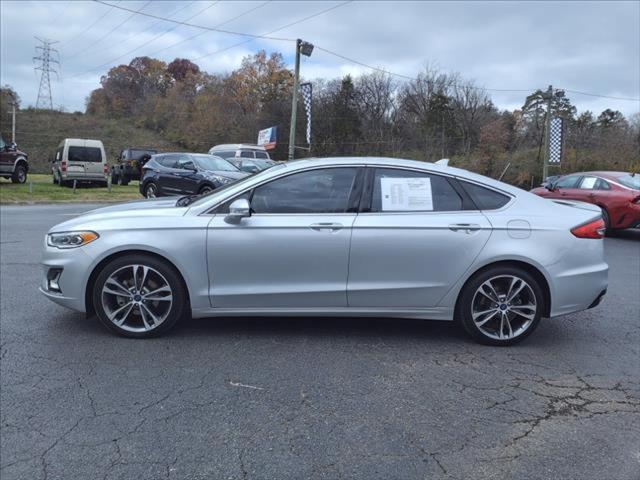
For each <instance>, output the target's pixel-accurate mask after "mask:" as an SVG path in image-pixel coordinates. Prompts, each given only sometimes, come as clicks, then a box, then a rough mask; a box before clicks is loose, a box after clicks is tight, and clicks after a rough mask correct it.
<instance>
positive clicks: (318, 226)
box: [309, 222, 344, 232]
mask: <svg viewBox="0 0 640 480" xmlns="http://www.w3.org/2000/svg"><path fill="white" fill-rule="evenodd" d="M309 227H311V229H312V230H315V231H316V232H323V231H325V232H326V231H329V232H337V231H338V230H342V228H343V227H344V225H342V224H341V223H331V222H320V223H312V224H311V225H309Z"/></svg>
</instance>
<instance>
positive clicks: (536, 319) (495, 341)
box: [455, 266, 545, 346]
mask: <svg viewBox="0 0 640 480" xmlns="http://www.w3.org/2000/svg"><path fill="white" fill-rule="evenodd" d="M508 277H516V278H518V279H521V280H523V281H524V282H526V284H528V286H529V287H530V290H526V291H524V292H523V295H524V294H525V293H526V294H527V295H528V294H529V292H530V293H532V294H533V296H534V300H535V306H536V309H535V314H529V315H532V316H533V319H532V320H530V321H529V323H528V325H527V326H526V328H523V330H522V332H520V333H519V334H517V335H516V336H514V337H512V338H493V337H492V336H490V334H489V333H485V330H489V329H490V328H491V327H492V323H490V322H494V324H495V325H496V328H497V330H498V332H499V331H500V330H502V332H504V328H502V324H501V323H499V320H498V319H499V318H500V317H495V320H489V321H488V322H487V323H486V325H487V327H485V329H482V328H480V327H479V326H478V325H477V324H476V322H474V320H473V310H472V308H473V302H474V299H475V298H476V294H477V293H478V289H479V288H480V286H481V285H483V284H484V283H485V282H487V281H489V280H494V282H497V281H499V283H498V286H499V285H500V283H503V284H505V285H506V283H504V282H506V281H507V278H508ZM496 278H497V279H496ZM497 293H499V294H500V292H497ZM482 297H483V295H482V294H480V296H479V297H478V299H476V301H483V300H484V301H485V302H487V301H488V299H483V298H482ZM505 303H506V300H504V301H503V302H502V304H505ZM509 305H511V304H510V303H509ZM544 306H545V297H544V294H543V291H542V288H541V286H540V284H539V283H538V281H537V280H536V279H535V278H534V277H533V276H532V275H530V274H529V273H528V272H527V271H525V270H523V269H521V268H518V267H511V266H497V267H490V268H487V269H485V270H481V271H480V272H478V273H476V274H475V275H474V276H473V277H471V278H470V279H469V280H468V281H467V283H466V284H465V286H464V287H463V289H462V291H461V293H460V296H459V297H458V303H457V305H456V314H455V316H456V320H457V321H458V322H459V323H461V324H462V326H463V327H464V329H465V331H466V332H467V333H468V334H469V335H470V336H471V337H472V338H473V339H474V340H475V341H477V342H479V343H483V344H485V345H494V346H508V345H514V344H516V343H519V342H521V341H523V340H524V339H525V338H527V337H528V336H529V335H531V333H533V331H534V330H535V329H536V328H537V326H538V324H539V323H540V319H541V317H542V312H543V311H544ZM492 307H493V305H492ZM495 307H496V308H495V310H498V313H500V312H502V311H504V310H502V307H501V306H498V304H495ZM505 308H506V309H510V308H512V307H509V306H507V307H505ZM513 308H514V309H515V308H518V304H516V303H515V302H514V305H513ZM527 311H531V310H527ZM509 313H511V315H512V316H511V321H512V322H514V325H515V326H517V323H516V322H517V321H522V317H520V316H519V315H514V313H513V312H512V311H510V310H508V311H507V312H506V313H505V314H506V315H507V318H510V317H509ZM488 316H489V315H487V316H485V317H484V318H482V317H479V318H481V321H480V322H479V323H482V321H483V320H484V319H486V318H487V317H488ZM524 322H527V320H524ZM507 323H508V324H509V331H511V329H512V327H513V326H514V325H512V324H511V322H509V321H508V322H507ZM522 325H523V326H524V325H525V323H523V324H522ZM514 330H515V331H517V329H516V328H514ZM514 333H515V332H514ZM494 334H497V335H499V336H502V333H497V332H494Z"/></svg>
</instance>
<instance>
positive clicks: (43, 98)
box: [33, 37, 60, 110]
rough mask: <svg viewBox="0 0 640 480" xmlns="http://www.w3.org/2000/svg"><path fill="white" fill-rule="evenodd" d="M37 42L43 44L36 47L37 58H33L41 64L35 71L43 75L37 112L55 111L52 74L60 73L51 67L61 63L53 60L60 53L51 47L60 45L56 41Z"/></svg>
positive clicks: (44, 40)
mask: <svg viewBox="0 0 640 480" xmlns="http://www.w3.org/2000/svg"><path fill="white" fill-rule="evenodd" d="M35 39H36V40H38V41H39V42H41V43H42V45H38V46H36V54H37V56H35V57H33V59H34V60H38V61H39V62H40V63H39V65H38V66H37V67H35V70H40V71H41V72H42V75H41V76H40V88H39V89H38V99H37V100H36V110H37V109H38V108H45V109H48V110H53V98H52V96H51V78H50V77H51V73H55V74H56V75H58V71H57V70H56V69H55V68H53V67H52V66H51V64H52V63H57V64H58V65H59V64H60V62H59V61H58V60H57V59H55V58H53V56H52V53H53V54H55V55H56V56H58V51H57V50H56V49H55V48H52V47H51V45H53V44H54V43H58V42H57V41H55V40H47V39H42V38H38V37H35Z"/></svg>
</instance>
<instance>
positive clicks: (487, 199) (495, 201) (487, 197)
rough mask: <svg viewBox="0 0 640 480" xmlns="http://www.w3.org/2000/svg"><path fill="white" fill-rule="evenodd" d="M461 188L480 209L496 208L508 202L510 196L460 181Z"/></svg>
mask: <svg viewBox="0 0 640 480" xmlns="http://www.w3.org/2000/svg"><path fill="white" fill-rule="evenodd" d="M460 184H461V185H462V188H464V189H465V191H466V192H467V194H468V195H469V196H470V197H471V199H472V200H473V203H475V204H476V206H477V207H478V208H479V209H480V210H497V209H498V208H502V207H504V206H505V205H506V204H507V203H509V199H510V197H509V196H507V195H504V194H502V193H498V192H496V191H495V190H491V189H488V188H485V187H481V186H480V185H476V184H475V183H468V182H462V181H461V182H460Z"/></svg>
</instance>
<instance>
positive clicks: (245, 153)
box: [240, 150, 255, 158]
mask: <svg viewBox="0 0 640 480" xmlns="http://www.w3.org/2000/svg"><path fill="white" fill-rule="evenodd" d="M240 157H242V158H255V157H254V156H253V152H252V151H251V150H242V151H241V152H240Z"/></svg>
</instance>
